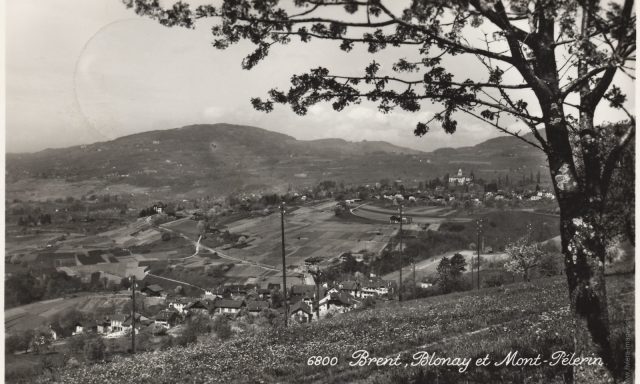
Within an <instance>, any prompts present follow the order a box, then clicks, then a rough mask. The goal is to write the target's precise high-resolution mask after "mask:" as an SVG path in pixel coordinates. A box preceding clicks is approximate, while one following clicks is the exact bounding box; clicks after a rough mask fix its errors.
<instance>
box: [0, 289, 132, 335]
mask: <svg viewBox="0 0 640 384" xmlns="http://www.w3.org/2000/svg"><path fill="white" fill-rule="evenodd" d="M130 301H131V299H130V296H129V294H128V293H126V292H122V293H117V294H114V293H104V294H79V295H78V296H77V297H68V298H58V299H53V300H45V301H39V302H36V303H31V304H27V305H23V306H20V307H15V308H10V309H5V311H4V325H5V332H6V333H8V334H11V333H16V332H20V331H25V330H28V329H35V328H37V327H40V326H46V325H48V324H50V322H51V319H53V318H54V317H55V316H56V315H58V314H60V313H63V312H65V311H67V310H69V309H77V310H79V311H80V312H85V313H87V314H89V315H93V314H95V312H96V310H97V309H99V308H102V309H108V308H111V307H115V308H121V307H122V306H124V305H125V304H127V303H129V302H130Z"/></svg>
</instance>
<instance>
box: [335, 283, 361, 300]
mask: <svg viewBox="0 0 640 384" xmlns="http://www.w3.org/2000/svg"><path fill="white" fill-rule="evenodd" d="M338 288H340V291H342V292H345V293H348V294H350V295H351V296H353V297H358V296H359V293H358V292H359V291H360V283H358V282H357V281H343V282H341V283H340V284H338Z"/></svg>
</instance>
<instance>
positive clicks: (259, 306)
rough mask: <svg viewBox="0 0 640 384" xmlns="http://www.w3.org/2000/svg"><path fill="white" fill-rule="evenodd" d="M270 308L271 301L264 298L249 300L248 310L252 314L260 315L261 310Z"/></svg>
mask: <svg viewBox="0 0 640 384" xmlns="http://www.w3.org/2000/svg"><path fill="white" fill-rule="evenodd" d="M267 308H269V302H268V301H264V300H251V301H247V311H248V312H249V314H250V315H253V316H258V315H259V314H260V312H262V311H263V310H265V309H267Z"/></svg>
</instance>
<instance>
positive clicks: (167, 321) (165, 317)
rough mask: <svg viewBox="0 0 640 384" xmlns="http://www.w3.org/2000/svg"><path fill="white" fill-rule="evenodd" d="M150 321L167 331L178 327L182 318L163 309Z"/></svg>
mask: <svg viewBox="0 0 640 384" xmlns="http://www.w3.org/2000/svg"><path fill="white" fill-rule="evenodd" d="M151 320H152V321H153V324H157V325H160V326H162V327H164V328H166V329H169V328H171V327H175V326H176V325H178V324H179V323H180V321H181V320H182V317H181V316H180V315H179V314H178V312H177V311H175V310H171V309H163V310H162V311H160V312H158V313H157V314H156V315H155V316H153V317H152V318H151Z"/></svg>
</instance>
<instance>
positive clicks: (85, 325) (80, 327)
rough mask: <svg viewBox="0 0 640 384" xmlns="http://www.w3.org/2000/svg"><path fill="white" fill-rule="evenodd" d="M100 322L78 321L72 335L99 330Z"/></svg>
mask: <svg viewBox="0 0 640 384" xmlns="http://www.w3.org/2000/svg"><path fill="white" fill-rule="evenodd" d="M97 330H98V324H97V323H96V322H95V321H82V322H78V323H76V326H75V328H74V330H73V332H72V333H71V335H72V336H75V335H82V334H86V333H92V332H97Z"/></svg>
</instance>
